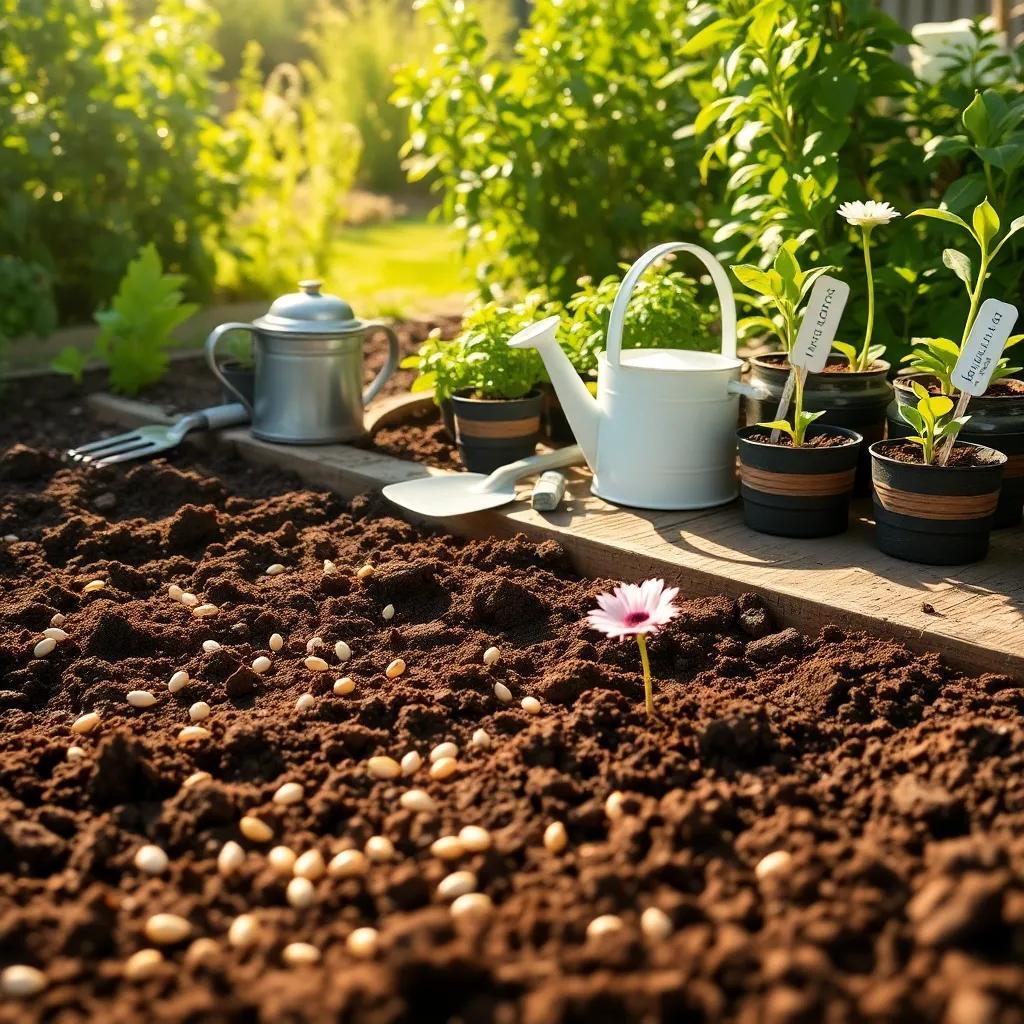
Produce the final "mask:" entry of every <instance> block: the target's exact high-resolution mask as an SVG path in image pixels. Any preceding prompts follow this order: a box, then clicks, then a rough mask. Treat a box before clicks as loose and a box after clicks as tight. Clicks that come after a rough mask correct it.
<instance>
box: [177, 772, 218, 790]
mask: <svg viewBox="0 0 1024 1024" xmlns="http://www.w3.org/2000/svg"><path fill="white" fill-rule="evenodd" d="M212 778H213V776H212V775H211V774H210V773H209V772H193V773H192V774H191V775H190V776H189V777H188V778H187V779H186V780H185V781H184V782H183V783H182V785H183V786H184V787H185V788H186V789H191V788H192V787H193V786H198V785H199V784H200V783H201V782H209V781H210V779H212Z"/></svg>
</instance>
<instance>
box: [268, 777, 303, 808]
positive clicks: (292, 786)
mask: <svg viewBox="0 0 1024 1024" xmlns="http://www.w3.org/2000/svg"><path fill="white" fill-rule="evenodd" d="M305 795H306V793H305V790H304V789H303V788H302V786H300V785H299V783H297V782H285V783H283V784H282V785H280V786H278V787H277V791H276V792H275V793H274V795H273V797H271V799H272V800H273V801H274V803H275V804H281V805H282V806H284V807H288V806H290V805H291V804H299V803H302V800H303V797H304V796H305Z"/></svg>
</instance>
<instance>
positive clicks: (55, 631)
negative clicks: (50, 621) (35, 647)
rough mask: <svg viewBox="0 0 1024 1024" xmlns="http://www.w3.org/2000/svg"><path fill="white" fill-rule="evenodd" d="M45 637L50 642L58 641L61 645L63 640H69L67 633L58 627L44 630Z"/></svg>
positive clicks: (48, 627)
mask: <svg viewBox="0 0 1024 1024" xmlns="http://www.w3.org/2000/svg"><path fill="white" fill-rule="evenodd" d="M43 636H45V637H46V638H47V639H48V640H56V642H57V643H60V642H61V641H62V640H67V638H68V635H67V633H65V632H64V630H63V629H59V628H58V627H57V626H47V628H46V629H44V630H43Z"/></svg>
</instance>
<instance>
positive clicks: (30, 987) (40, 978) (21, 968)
mask: <svg viewBox="0 0 1024 1024" xmlns="http://www.w3.org/2000/svg"><path fill="white" fill-rule="evenodd" d="M44 988H46V975H45V974H43V972H42V971H41V970H39V968H38V967H30V966H29V965H28V964H11V966H10V967H5V968H4V969H3V971H2V972H0V991H2V992H3V994H4V995H5V996H10V997H11V998H12V999H27V998H28V997H29V996H36V995H39V993H40V992H42V991H43V989H44Z"/></svg>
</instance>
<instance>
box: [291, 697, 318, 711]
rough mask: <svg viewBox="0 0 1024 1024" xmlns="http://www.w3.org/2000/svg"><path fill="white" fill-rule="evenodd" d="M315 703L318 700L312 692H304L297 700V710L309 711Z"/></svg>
mask: <svg viewBox="0 0 1024 1024" xmlns="http://www.w3.org/2000/svg"><path fill="white" fill-rule="evenodd" d="M315 703H316V701H315V700H314V699H313V694H311V693H304V694H302V695H301V696H300V697H299V699H298V700H297V701H296V702H295V710H296V711H309V710H311V709H312V707H313V705H314V704H315Z"/></svg>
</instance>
